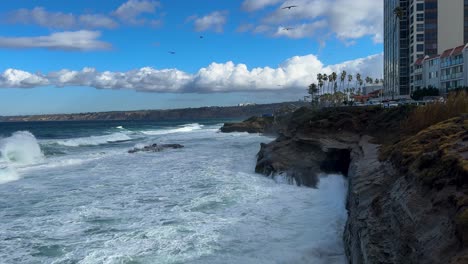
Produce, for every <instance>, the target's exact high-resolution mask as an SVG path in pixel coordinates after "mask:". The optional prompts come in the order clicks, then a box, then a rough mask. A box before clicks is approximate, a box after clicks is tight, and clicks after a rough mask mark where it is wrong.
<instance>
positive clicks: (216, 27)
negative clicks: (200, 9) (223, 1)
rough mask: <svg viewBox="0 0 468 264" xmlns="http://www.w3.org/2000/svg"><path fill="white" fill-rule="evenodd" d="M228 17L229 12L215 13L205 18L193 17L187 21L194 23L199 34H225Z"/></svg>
mask: <svg viewBox="0 0 468 264" xmlns="http://www.w3.org/2000/svg"><path fill="white" fill-rule="evenodd" d="M227 16H228V12H227V11H214V12H212V13H210V14H208V15H206V16H203V17H198V16H191V17H189V18H188V19H187V20H188V21H191V20H193V21H194V25H195V30H196V31H198V32H200V31H207V30H213V31H215V32H218V33H221V32H223V28H224V25H225V24H226V21H227Z"/></svg>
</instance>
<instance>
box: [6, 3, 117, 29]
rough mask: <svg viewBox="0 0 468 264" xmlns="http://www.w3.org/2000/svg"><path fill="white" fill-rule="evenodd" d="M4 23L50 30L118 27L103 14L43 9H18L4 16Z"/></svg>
mask: <svg viewBox="0 0 468 264" xmlns="http://www.w3.org/2000/svg"><path fill="white" fill-rule="evenodd" d="M5 20H6V22H8V23H12V24H26V25H38V26H41V27H46V28H51V29H73V28H116V27H117V26H118V24H117V22H115V21H114V20H113V19H112V18H110V17H109V16H106V15H103V14H85V15H80V16H75V15H74V14H71V13H68V14H65V13H62V12H50V11H47V10H46V9H45V8H43V7H35V8H33V9H30V10H29V9H19V10H16V11H12V12H10V13H8V14H7V15H6V19H5Z"/></svg>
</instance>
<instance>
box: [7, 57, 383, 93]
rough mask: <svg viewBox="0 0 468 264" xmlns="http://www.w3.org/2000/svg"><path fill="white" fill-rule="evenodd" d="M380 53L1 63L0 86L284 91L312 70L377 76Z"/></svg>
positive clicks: (310, 76)
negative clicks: (72, 66)
mask: <svg viewBox="0 0 468 264" xmlns="http://www.w3.org/2000/svg"><path fill="white" fill-rule="evenodd" d="M382 65H383V54H382V53H380V54H375V55H371V56H368V57H364V58H359V59H355V60H350V61H345V62H342V63H339V64H334V65H328V66H325V65H324V64H323V63H322V62H321V61H320V60H319V59H318V57H317V56H315V55H312V54H310V55H305V56H294V57H292V58H289V59H287V60H285V61H284V62H283V63H281V64H280V65H278V67H276V68H271V67H258V68H253V69H249V68H248V67H247V65H245V64H235V63H234V62H232V61H228V62H225V63H215V62H213V63H211V64H210V65H208V66H207V67H204V68H201V69H200V70H198V72H196V73H195V74H190V73H187V72H184V71H181V70H178V69H154V68H152V67H143V68H140V69H134V70H130V71H126V72H111V71H103V72H100V71H98V70H96V69H95V68H90V67H87V68H83V69H82V70H79V71H76V70H69V69H62V70H59V71H54V72H50V73H48V74H40V73H30V72H26V71H23V70H20V69H6V70H5V71H4V72H2V73H0V89H1V88H35V87H44V86H55V87H76V86H81V87H93V88H96V89H115V90H118V89H130V90H136V91H140V92H154V93H229V92H261V91H269V92H271V91H285V90H288V89H306V88H307V86H308V85H309V84H310V83H314V82H316V76H317V74H318V73H327V74H330V73H331V72H333V71H334V72H337V73H340V72H341V71H343V70H345V71H347V72H348V74H353V75H355V74H357V73H360V74H361V75H362V76H363V77H364V78H365V77H366V76H369V77H372V78H381V76H382V67H383V66H382Z"/></svg>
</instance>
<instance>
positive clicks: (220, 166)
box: [0, 120, 346, 263]
mask: <svg viewBox="0 0 468 264" xmlns="http://www.w3.org/2000/svg"><path fill="white" fill-rule="evenodd" d="M220 123H221V120H200V121H199V122H198V123H187V122H166V123H154V122H48V123H0V153H1V154H0V263H345V258H344V252H343V245H342V239H341V237H342V232H343V227H344V223H345V220H346V210H345V197H346V181H345V179H344V178H343V177H341V176H337V175H329V176H324V177H322V178H321V180H320V185H319V188H318V189H309V188H301V187H296V186H291V185H287V184H282V183H281V182H282V181H281V178H277V180H276V181H275V180H272V179H270V178H266V177H264V176H261V175H257V174H255V173H254V167H255V159H256V157H255V155H256V153H257V151H258V149H259V144H260V143H261V142H269V141H271V140H272V138H268V137H264V136H261V135H249V134H245V133H233V134H223V133H219V127H220V126H221V124H220ZM153 143H177V144H182V145H184V146H185V148H183V149H175V150H165V151H163V152H159V153H137V154H128V153H127V151H128V150H129V149H132V148H134V147H142V146H144V145H149V144H153Z"/></svg>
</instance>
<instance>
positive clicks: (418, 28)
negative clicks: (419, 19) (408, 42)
mask: <svg viewBox="0 0 468 264" xmlns="http://www.w3.org/2000/svg"><path fill="white" fill-rule="evenodd" d="M416 31H417V32H423V31H424V24H416Z"/></svg>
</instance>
